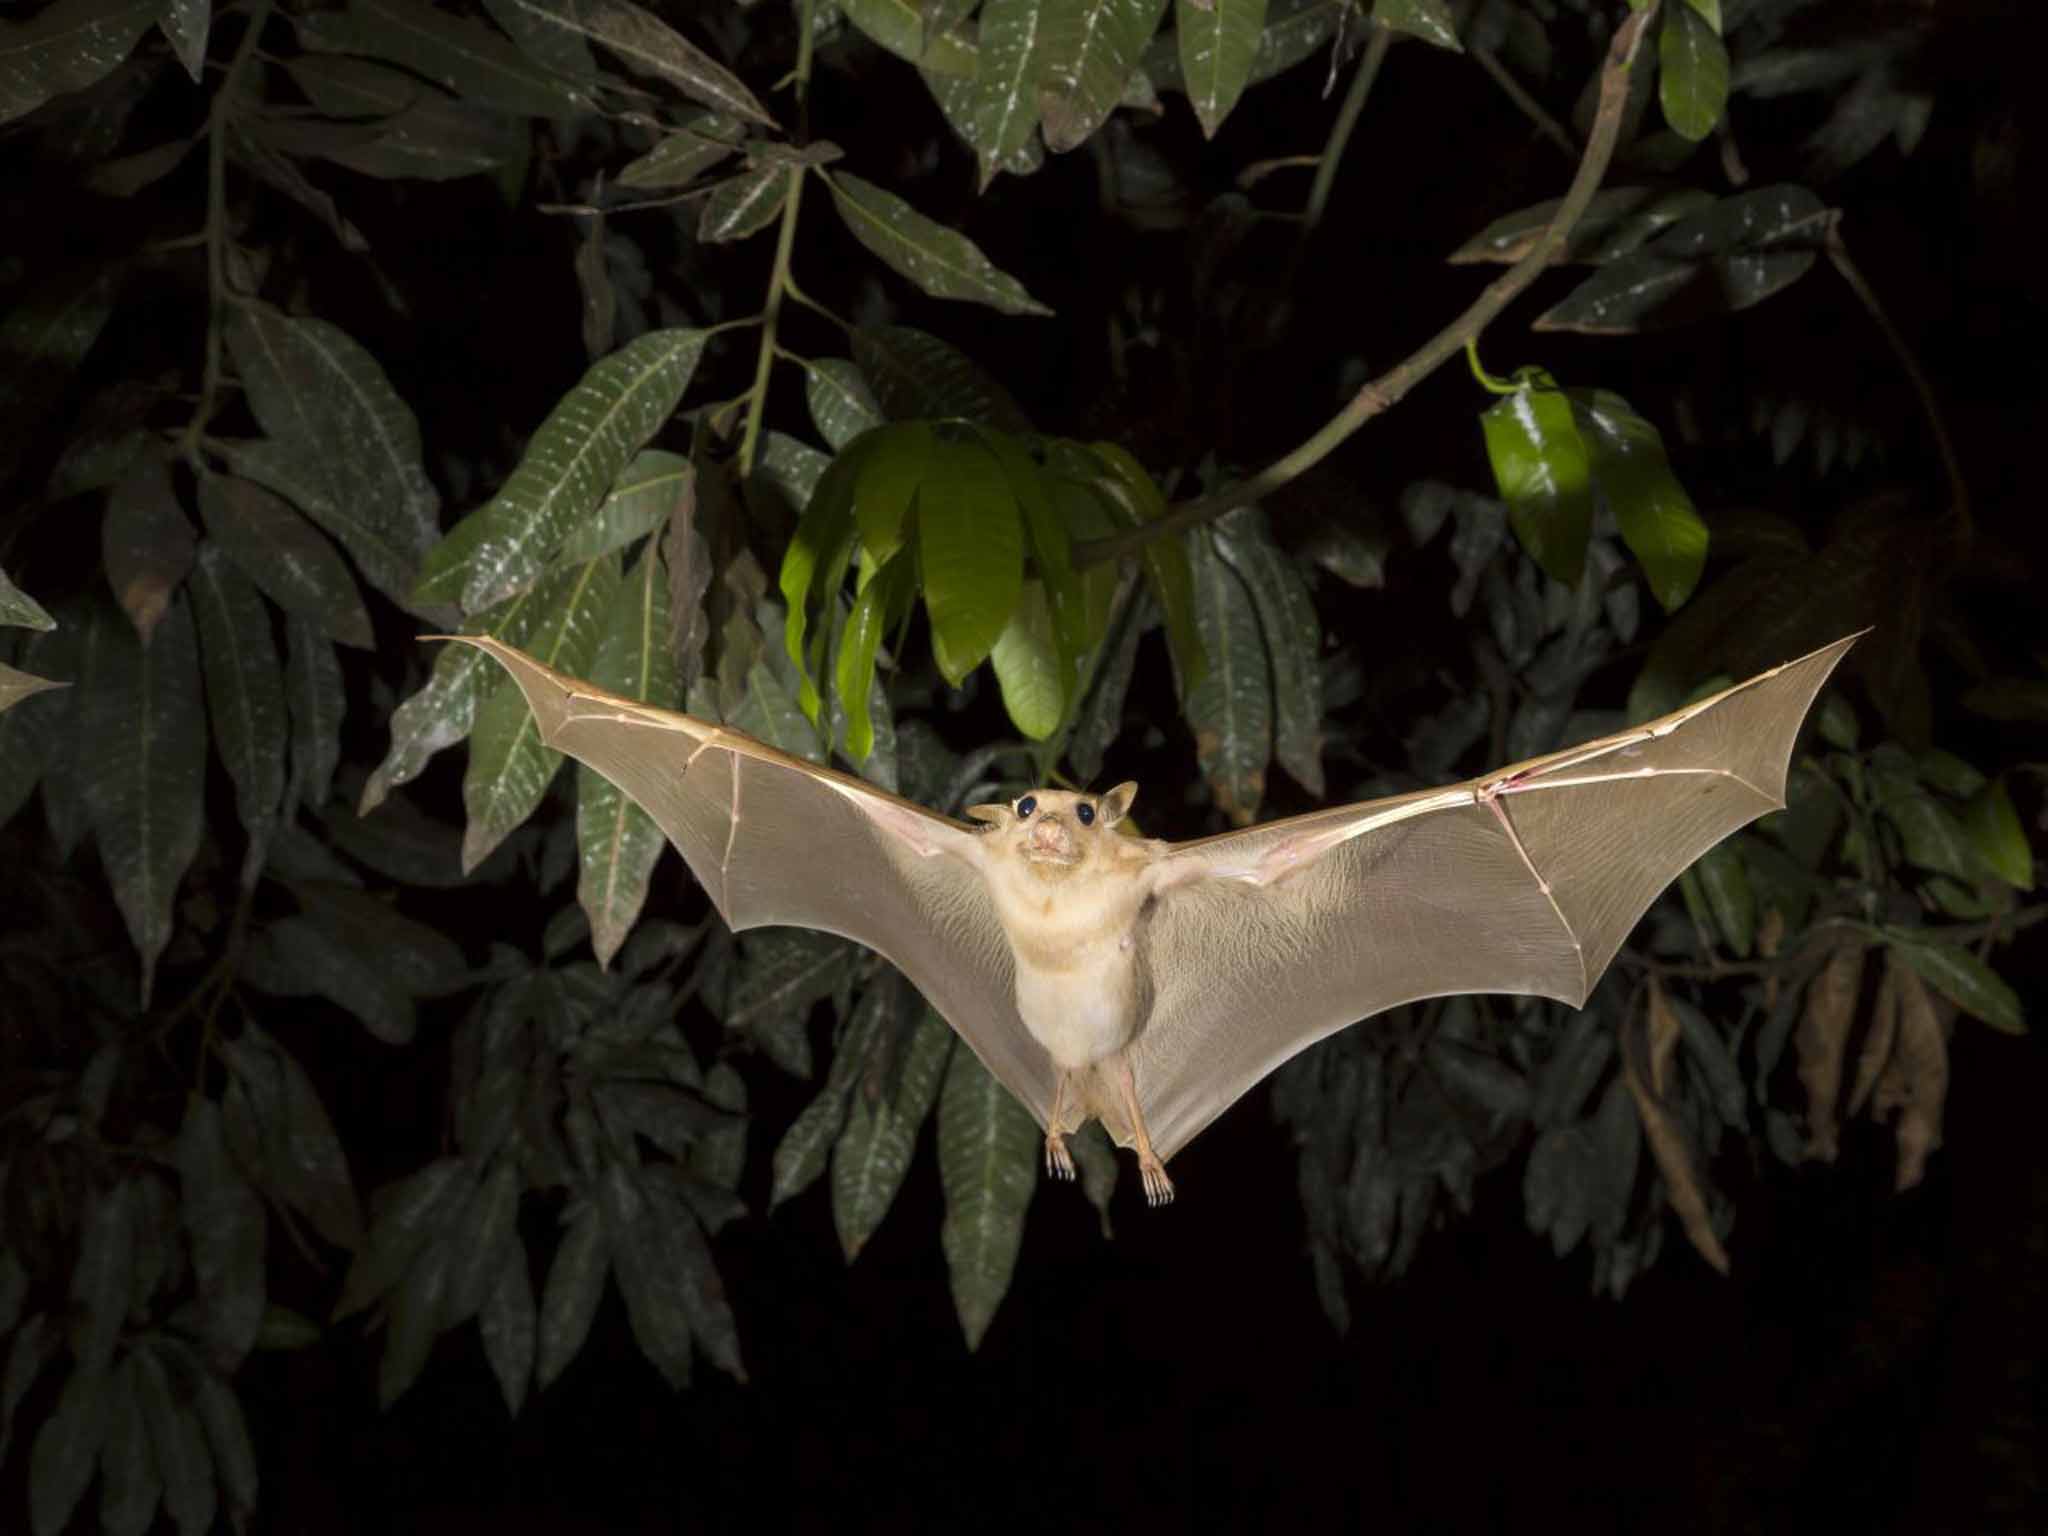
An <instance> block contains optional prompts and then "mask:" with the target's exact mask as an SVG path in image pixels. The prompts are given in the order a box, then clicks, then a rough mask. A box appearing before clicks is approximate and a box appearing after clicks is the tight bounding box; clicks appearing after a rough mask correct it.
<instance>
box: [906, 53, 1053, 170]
mask: <svg viewBox="0 0 2048 1536" xmlns="http://www.w3.org/2000/svg"><path fill="white" fill-rule="evenodd" d="M919 74H920V75H921V76H922V77H923V80H924V83H925V89H926V90H928V91H930V92H931V93H932V100H933V101H935V102H937V103H938V106H939V112H940V114H941V115H942V116H943V117H944V118H945V119H946V126H947V127H949V128H951V129H952V130H953V132H954V133H956V134H957V135H959V138H960V142H961V143H963V144H965V145H966V146H967V147H968V148H969V149H970V150H972V151H973V152H974V158H975V160H976V162H977V163H981V164H985V165H992V166H993V167H994V169H996V170H998V171H1007V172H1008V173H1009V174H1010V175H1012V176H1034V175H1036V174H1037V173H1038V172H1039V171H1040V170H1042V169H1043V168H1044V166H1045V145H1044V143H1043V142H1042V141H1041V140H1040V139H1039V137H1038V135H1037V134H1035V133H1032V134H1026V135H1025V136H1024V138H1023V140H1022V142H1021V143H1019V144H1018V145H1017V147H1016V149H1015V150H1014V151H1013V152H1012V153H1010V154H1008V155H1004V156H1001V157H1000V158H997V159H994V160H991V159H989V156H988V150H989V145H988V144H987V143H986V142H984V139H983V134H984V132H985V131H986V129H987V127H988V126H989V123H988V121H987V120H985V119H983V118H982V117H981V116H980V115H979V108H980V106H981V90H980V83H979V81H977V80H976V79H975V77H974V76H972V75H941V74H937V73H934V72H933V71H931V70H928V69H927V70H920V71H919Z"/></svg>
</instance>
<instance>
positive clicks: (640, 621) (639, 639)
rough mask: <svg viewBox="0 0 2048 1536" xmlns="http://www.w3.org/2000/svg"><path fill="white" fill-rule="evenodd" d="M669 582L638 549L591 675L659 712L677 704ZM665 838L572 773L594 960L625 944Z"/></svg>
mask: <svg viewBox="0 0 2048 1536" xmlns="http://www.w3.org/2000/svg"><path fill="white" fill-rule="evenodd" d="M668 595H669V594H668V581H667V579H666V576H665V574H664V573H663V571H662V568H661V562H660V560H658V559H657V558H656V557H655V553H654V550H653V548H652V547H651V546H650V547H649V548H648V549H646V550H644V551H642V553H641V555H640V560H639V563H638V564H636V565H635V566H634V567H633V570H632V572H631V573H630V574H629V575H628V576H627V577H626V580H625V583H624V590H623V591H622V592H621V593H620V595H619V597H618V598H617V599H615V600H614V604H613V607H612V611H611V613H610V614H609V615H608V616H607V619H608V627H607V628H606V630H605V634H604V638H603V639H602V640H601V641H600V642H599V643H598V647H597V658H596V660H595V661H593V662H592V663H591V669H590V680H591V681H592V682H594V683H596V684H597V685H598V686H599V687H601V688H607V689H610V690H611V691H612V692H613V693H618V694H623V695H624V696H625V697H627V698H630V699H640V700H642V701H644V702H646V703H649V704H652V705H654V706H655V707H656V708H658V709H674V708H678V707H679V706H680V705H681V703H682V699H681V688H680V686H679V684H678V680H677V677H676V663H675V652H674V650H673V649H672V648H671V647H670V645H669V611H668ZM665 843H666V839H665V838H664V836H663V835H662V831H661V828H660V827H658V826H656V825H655V824H654V818H653V817H651V816H649V815H648V814H647V813H646V812H645V811H643V810H641V809H640V807H639V806H637V805H635V804H634V803H633V802H632V801H631V800H630V799H628V798H627V797H626V796H625V795H624V794H623V793H621V792H620V791H619V789H618V788H617V787H616V786H615V785H613V784H612V783H611V781H610V780H609V779H607V778H605V777H604V775H603V774H600V773H598V772H596V771H595V770H594V769H591V768H588V767H579V768H578V770H577V777H576V846H577V849H578V851H579V859H578V875H577V882H576V900H577V901H578V902H579V903H580V904H581V905H582V907H583V910H584V912H585V913H587V914H588V915H589V918H590V944H591V948H592V949H594V950H595V951H596V952H597V963H598V964H599V965H609V964H611V960H612V956H613V955H615V954H617V953H618V950H619V946H620V945H621V944H623V943H625V942H626V935H627V934H628V933H629V932H631V931H632V927H633V924H634V922H635V921H636V920H637V919H638V918H639V916H640V909H641V907H642V906H643V905H644V904H645V903H646V900H647V883H648V880H649V879H650V878H651V877H652V875H653V873H654V865H655V861H656V860H657V859H659V858H660V857H661V850H662V848H663V846H664V844H665Z"/></svg>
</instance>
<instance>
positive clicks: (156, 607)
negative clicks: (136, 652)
mask: <svg viewBox="0 0 2048 1536" xmlns="http://www.w3.org/2000/svg"><path fill="white" fill-rule="evenodd" d="M100 550H101V559H102V560H103V561H104V562H105V564H106V570H107V584H108V585H109V586H111V587H112V588H113V589H114V599H115V601H117V602H118V603H120V605H121V611H122V612H123V613H125V614H127V615H128V618H129V620H130V622H132V623H133V624H134V625H135V630H136V633H137V634H139V635H141V636H142V638H143V639H145V640H147V639H148V638H149V633H150V631H151V630H152V629H154V628H155V627H156V621H157V620H158V619H160V618H162V617H163V613H164V609H165V608H167V607H169V606H170V601H171V595H172V594H173V593H174V592H176V591H177V590H178V584H179V583H180V582H182V581H183V580H184V579H185V573H186V572H187V571H189V570H191V569H192V551H193V537H192V522H191V519H189V518H188V517H186V516H185V509H184V508H183V507H181V506H180V505H179V504H178V494H177V492H176V490H174V489H173V488H172V485H171V465H170V460H169V459H168V458H166V457H165V456H164V455H162V454H160V453H151V452H144V453H141V454H138V455H137V456H136V458H135V461H134V463H133V464H132V465H130V466H129V469H128V473H127V474H125V475H123V476H122V477H121V481H120V483H119V484H118V485H116V486H115V487H114V489H113V491H112V493H111V494H110V495H109V496H108V497H107V515H106V520H105V521H104V522H103V523H102V524H101V525H100ZM4 579H5V578H0V580H4ZM9 590H12V589H11V588H10V589H9ZM16 596H17V597H19V596H20V594H18V593H17V594H16ZM22 601H26V599H25V598H23V599H22ZM10 610H12V611H26V610H19V609H18V608H14V607H13V605H11V604H9V603H8V601H7V599H6V593H5V592H0V617H4V615H5V613H6V612H7V611H10ZM35 611H36V612H38V613H40V612H41V610H40V609H37V610H35ZM37 627H38V628H43V629H47V628H48V627H49V624H48V621H47V618H46V619H45V621H44V623H42V624H41V625H38V626H37Z"/></svg>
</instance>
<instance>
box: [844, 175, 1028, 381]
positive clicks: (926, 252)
mask: <svg viewBox="0 0 2048 1536" xmlns="http://www.w3.org/2000/svg"><path fill="white" fill-rule="evenodd" d="M827 179H828V181H829V183H830V185H831V188H832V201H833V204H834V206H835V207H837V208H838V210H839V216H840V217H841V218H842V219H844V220H845V221H846V227H847V228H848V229H850V230H852V231H853V234H854V238H856V239H857V240H859V241H860V243H861V244H862V245H864V246H866V247H867V248H868V249H869V250H870V251H871V252H873V253H874V254H875V255H876V256H877V257H879V258H880V259H881V260H882V262H883V263H884V264H885V265H886V266H888V267H889V268H891V269H892V270H893V271H895V272H896V273H898V274H899V275H901V276H903V277H905V278H908V279H909V280H910V281H911V282H912V283H914V284H916V285H917V287H918V288H920V289H922V290H923V291H924V292H926V293H928V294H930V295H931V296H932V297H933V298H935V299H964V300H966V301H968V302H970V303H974V304H986V305H988V306H989V307H990V308H992V309H997V310H1000V311H1002V313H1004V314H1006V315H1050V314H1051V313H1052V311H1051V310H1049V309H1047V308H1046V307H1045V306H1044V305H1043V304H1041V303H1039V302H1038V301H1037V300H1036V299H1034V298H1032V297H1031V295H1030V294H1028V293H1026V292H1025V291H1024V287H1023V285H1022V284H1021V283H1019V282H1018V281H1017V280H1016V279H1015V278H1013V277H1011V276H1009V275H1008V274H1007V273H1004V272H1000V271H998V270H997V269H996V268H995V266H994V265H993V264H992V263H991V262H990V261H989V259H988V258H987V257H986V256H984V255H983V254H982V253H981V248H980V247H979V246H977V245H975V243H974V242H973V241H971V240H969V239H968V238H967V237H966V236H965V235H962V234H960V233H958V232H957V231H955V230H950V229H948V228H946V226H945V225H943V224H939V223H936V222H934V221H933V220H931V219H928V218H926V217H925V216H924V215H923V214H921V213H919V212H918V211H917V210H916V209H915V208H913V207H911V206H910V204H908V203H906V202H905V201H904V200H903V199H902V198H900V197H898V196H897V195H896V194H895V193H893V192H889V191H885V190H884V189H883V188H881V187H878V186H876V185H875V184H874V183H872V182H868V181H863V180H861V179H860V177H858V176H855V175H854V174H852V173H851V172H850V171H838V172H834V173H832V174H831V175H830V176H829V177H828V178H827ZM856 358H858V354H857V353H856ZM869 377H870V378H873V374H872V372H870V374H869Z"/></svg>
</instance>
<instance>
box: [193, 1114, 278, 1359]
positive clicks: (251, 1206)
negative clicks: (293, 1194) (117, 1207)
mask: <svg viewBox="0 0 2048 1536" xmlns="http://www.w3.org/2000/svg"><path fill="white" fill-rule="evenodd" d="M177 1153H178V1185H179V1194H180V1196H181V1197H182V1198H181V1201H180V1208H181V1212H182V1216H183V1220H184V1224H185V1230H186V1232H187V1233H188V1234H189V1235H190V1237H191V1253H192V1280H193V1285H194V1287H195V1289H196V1290H197V1292H198V1300H199V1307H200V1315H201V1317H202V1318H203V1319H204V1324H203V1328H204V1337H205V1339H206V1341H207V1344H208V1345H209V1346H210V1347H211V1348H212V1349H213V1350H214V1351H216V1352H217V1355H218V1357H219V1358H220V1359H221V1361H222V1363H223V1365H224V1366H225V1367H227V1368H229V1369H232V1368H234V1367H236V1366H239V1365H240V1363H241V1360H242V1357H243V1356H245V1355H246V1354H248V1352H249V1350H250V1349H251V1347H252V1346H254V1344H255V1342H256V1332H257V1330H258V1329H259V1328H260V1327H261V1326H262V1324H263V1308H264V1303H265V1301H266V1299H267V1298H266V1296H265V1286H264V1277H265V1272H264V1262H263V1258H264V1255H263V1248H264V1237H265V1222H264V1216H263V1203H262V1201H260V1200H259V1199H257V1197H256V1192H255V1191H254V1190H253V1189H251V1188H250V1187H249V1184H248V1181H247V1180H246V1179H244V1178H243V1177H242V1174H241V1171H240V1170H239V1169H237V1168H236V1167H235V1165H234V1163H233V1162H232V1161H231V1160H230V1159H229V1157H228V1147H227V1139H226V1136H225V1135H224V1133H223V1132H222V1129H221V1116H220V1106H219V1105H217V1104H216V1103H214V1102H213V1100H211V1099H206V1098H201V1097H200V1096H199V1095H197V1094H193V1095H192V1096H190V1097H189V1098H188V1099H187V1100H186V1103H185V1123H184V1125H183V1126H182V1127H181V1128H180V1129H179V1131H178V1146H177Z"/></svg>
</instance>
